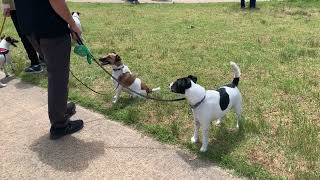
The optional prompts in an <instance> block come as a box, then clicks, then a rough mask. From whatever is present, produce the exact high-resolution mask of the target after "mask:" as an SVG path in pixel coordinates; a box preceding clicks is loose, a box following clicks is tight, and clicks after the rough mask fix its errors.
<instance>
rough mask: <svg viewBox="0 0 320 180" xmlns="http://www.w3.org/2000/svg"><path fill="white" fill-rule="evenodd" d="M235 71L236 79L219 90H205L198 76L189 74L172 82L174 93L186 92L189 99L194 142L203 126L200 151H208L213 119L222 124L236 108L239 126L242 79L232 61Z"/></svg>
mask: <svg viewBox="0 0 320 180" xmlns="http://www.w3.org/2000/svg"><path fill="white" fill-rule="evenodd" d="M230 64H231V67H232V69H233V73H234V79H233V81H232V83H231V84H228V85H225V86H222V87H220V88H219V89H218V90H216V91H215V90H207V91H206V90H205V88H204V87H202V86H200V85H199V84H196V83H197V77H195V76H192V75H190V76H188V77H184V78H180V79H178V80H176V81H175V82H173V83H171V84H170V86H169V87H170V89H171V91H172V92H174V93H179V94H184V95H185V97H186V99H187V100H188V102H189V104H190V106H191V108H192V112H193V116H194V126H195V127H194V134H193V137H192V138H191V142H192V143H196V142H197V141H198V133H199V128H200V126H201V128H202V138H203V139H202V146H201V149H200V151H201V152H205V151H207V147H208V137H209V134H208V131H209V128H210V124H211V121H212V120H217V123H216V124H220V123H221V121H222V118H223V117H224V116H225V115H226V114H227V112H229V110H230V109H231V108H234V109H235V112H236V114H237V128H239V121H240V117H241V109H242V97H241V94H240V91H239V89H238V87H237V86H238V84H239V81H240V68H239V67H238V65H237V64H236V63H234V62H230Z"/></svg>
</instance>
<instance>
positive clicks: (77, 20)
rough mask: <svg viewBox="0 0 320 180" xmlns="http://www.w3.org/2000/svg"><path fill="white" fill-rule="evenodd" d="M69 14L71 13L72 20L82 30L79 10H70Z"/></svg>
mask: <svg viewBox="0 0 320 180" xmlns="http://www.w3.org/2000/svg"><path fill="white" fill-rule="evenodd" d="M71 15H72V18H73V20H74V22H75V23H76V25H77V26H78V28H79V29H80V30H81V31H82V26H81V22H80V13H79V12H72V13H71Z"/></svg>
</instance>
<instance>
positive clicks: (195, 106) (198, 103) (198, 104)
mask: <svg viewBox="0 0 320 180" xmlns="http://www.w3.org/2000/svg"><path fill="white" fill-rule="evenodd" d="M205 99H206V95H204V97H203V98H202V99H201V101H199V102H197V103H196V104H195V105H191V104H190V107H191V109H195V108H197V107H198V106H200V104H201V103H203V101H204V100H205Z"/></svg>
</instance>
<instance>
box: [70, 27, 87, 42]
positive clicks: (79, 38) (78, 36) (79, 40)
mask: <svg viewBox="0 0 320 180" xmlns="http://www.w3.org/2000/svg"><path fill="white" fill-rule="evenodd" d="M70 31H71V33H73V34H75V35H76V41H77V43H78V44H79V45H84V43H83V41H82V39H81V37H80V35H79V34H78V33H76V32H74V31H73V30H72V29H70Z"/></svg>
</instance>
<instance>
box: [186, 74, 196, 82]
mask: <svg viewBox="0 0 320 180" xmlns="http://www.w3.org/2000/svg"><path fill="white" fill-rule="evenodd" d="M188 78H189V79H191V80H192V81H193V82H194V83H197V81H198V78H197V77H196V76H193V75H189V76H188Z"/></svg>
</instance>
